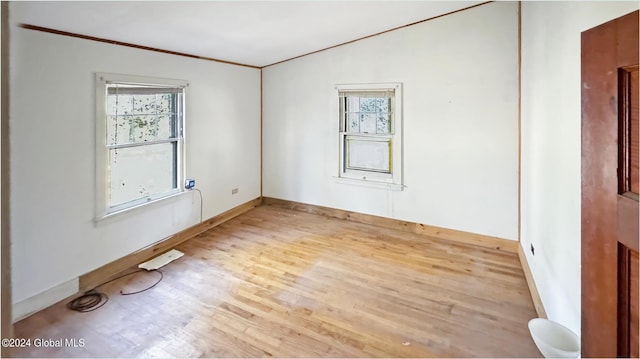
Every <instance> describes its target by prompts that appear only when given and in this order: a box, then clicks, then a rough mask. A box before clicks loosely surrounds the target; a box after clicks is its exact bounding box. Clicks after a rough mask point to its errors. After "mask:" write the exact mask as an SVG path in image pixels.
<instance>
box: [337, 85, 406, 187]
mask: <svg viewBox="0 0 640 359" xmlns="http://www.w3.org/2000/svg"><path fill="white" fill-rule="evenodd" d="M336 88H337V90H338V98H339V102H340V106H339V108H340V159H339V160H340V173H339V177H340V178H349V179H357V180H360V181H366V182H375V183H383V184H390V185H396V186H395V187H398V188H400V189H401V188H402V133H401V131H402V109H401V103H402V101H401V98H402V97H401V96H402V92H401V91H402V89H401V86H400V84H369V85H338V86H336Z"/></svg>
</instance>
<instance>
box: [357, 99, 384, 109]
mask: <svg viewBox="0 0 640 359" xmlns="http://www.w3.org/2000/svg"><path fill="white" fill-rule="evenodd" d="M379 100H381V99H379V98H375V97H363V98H360V111H362V112H378V111H379V103H380V101H379Z"/></svg>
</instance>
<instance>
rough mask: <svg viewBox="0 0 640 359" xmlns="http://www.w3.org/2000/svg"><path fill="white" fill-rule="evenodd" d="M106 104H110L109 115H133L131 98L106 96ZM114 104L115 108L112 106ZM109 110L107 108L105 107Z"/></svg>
mask: <svg viewBox="0 0 640 359" xmlns="http://www.w3.org/2000/svg"><path fill="white" fill-rule="evenodd" d="M107 98H108V99H107V103H109V104H112V106H111V108H110V109H111V111H112V112H111V113H110V114H111V115H126V114H129V115H130V114H132V113H133V97H132V96H116V95H109V96H107ZM113 104H115V106H113ZM107 109H109V107H107Z"/></svg>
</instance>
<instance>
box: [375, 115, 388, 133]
mask: <svg viewBox="0 0 640 359" xmlns="http://www.w3.org/2000/svg"><path fill="white" fill-rule="evenodd" d="M390 117H391V116H390V115H389V114H388V113H378V117H377V122H376V133H381V134H389V133H391V121H390Z"/></svg>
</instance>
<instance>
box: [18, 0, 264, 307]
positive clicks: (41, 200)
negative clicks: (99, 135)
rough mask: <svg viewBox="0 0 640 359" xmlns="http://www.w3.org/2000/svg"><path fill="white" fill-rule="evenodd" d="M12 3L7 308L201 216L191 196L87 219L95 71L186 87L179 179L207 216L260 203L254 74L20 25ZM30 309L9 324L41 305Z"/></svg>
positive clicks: (257, 95)
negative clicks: (193, 187) (191, 187)
mask: <svg viewBox="0 0 640 359" xmlns="http://www.w3.org/2000/svg"><path fill="white" fill-rule="evenodd" d="M10 6H11V22H12V24H14V25H12V27H11V38H10V40H11V70H10V76H11V79H10V81H11V82H10V90H11V109H10V111H11V113H10V124H11V132H10V139H11V185H12V187H11V189H12V193H11V195H12V198H11V200H12V203H11V211H12V212H11V216H12V218H11V219H12V223H11V230H12V241H13V243H12V253H11V255H12V280H13V303H17V304H20V303H40V304H39V305H38V306H42V305H47V304H52V303H53V302H55V301H57V300H59V299H61V298H60V296H62V297H64V293H62V294H60V291H59V290H58V291H56V290H55V288H56V287H57V286H62V287H68V286H69V284H68V283H74V281H75V282H77V277H78V276H80V275H82V274H84V273H87V272H89V271H91V270H93V269H96V268H98V267H100V266H102V265H104V264H106V263H109V262H110V261H113V260H115V259H117V258H120V257H122V256H125V255H127V254H129V253H131V252H133V251H136V250H138V249H140V248H142V247H145V246H147V245H149V244H151V243H153V242H156V241H158V240H161V239H163V238H166V237H168V236H170V235H172V234H174V233H176V232H178V231H180V230H182V229H185V228H187V227H189V226H191V225H194V224H196V223H197V222H198V220H199V216H200V213H199V212H200V207H199V197H198V195H197V193H195V192H192V193H186V194H184V195H181V196H179V197H177V198H174V199H169V200H166V201H163V202H161V203H157V204H152V205H150V206H149V207H148V208H144V209H140V210H135V211H133V212H130V213H127V214H125V215H121V216H118V217H116V218H111V219H108V220H104V221H102V222H99V223H97V224H96V223H95V222H94V208H95V197H96V194H95V192H96V188H95V182H96V181H95V122H96V120H95V83H94V73H95V72H112V73H123V74H134V75H141V76H157V77H164V78H176V79H183V80H188V81H189V83H190V86H189V88H188V92H187V108H186V111H187V120H186V139H187V145H186V166H187V172H186V175H187V177H190V178H195V179H196V181H197V182H196V184H197V187H198V188H200V189H201V190H202V194H203V195H204V218H205V219H206V218H209V217H212V216H214V215H217V214H219V213H221V212H224V211H226V210H228V209H230V208H233V207H235V206H237V205H240V204H242V203H244V202H247V201H249V200H251V199H254V198H256V197H259V196H260V70H258V69H252V68H246V67H240V66H233V65H227V64H222V63H215V62H210V61H204V60H197V59H190V58H186V57H179V56H173V55H167V54H162V53H157V52H150V51H144V50H138V49H133V48H127V47H121V46H115V45H110V44H105V43H98V42H93V41H87V40H82V39H77V38H71V37H64V36H59V35H52V34H47V33H42V32H37V31H32V30H26V29H22V28H19V27H17V26H15V24H16V23H18V22H20V15H21V9H22V6H21V4H20V2H12V3H11V4H10ZM236 187H237V188H239V193H238V194H236V195H231V189H232V188H236ZM75 288H76V289H77V284H76V285H75ZM43 293H58V294H57V295H56V296H57V297H56V296H53V297H50V298H48V299H47V300H45V301H44V304H43V301H42V300H39V299H38V300H36V299H37V298H36V299H34V296H38V295H40V294H43ZM27 307H29V306H28V305H27V306H25V305H17V306H16V308H20V310H21V312H22V313H14V314H15V316H16V317H19V316H21V315H24V314H26V312H28V311H30V310H34V309H40V308H27Z"/></svg>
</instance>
